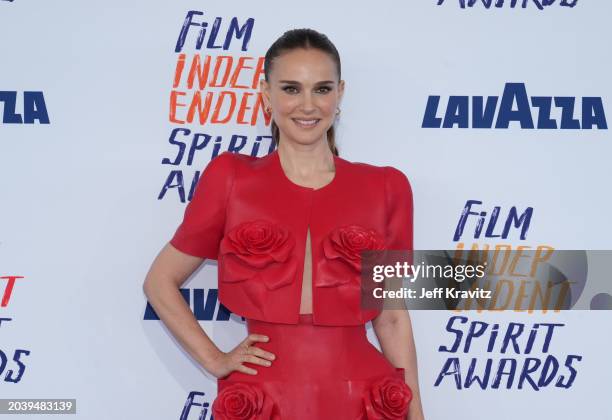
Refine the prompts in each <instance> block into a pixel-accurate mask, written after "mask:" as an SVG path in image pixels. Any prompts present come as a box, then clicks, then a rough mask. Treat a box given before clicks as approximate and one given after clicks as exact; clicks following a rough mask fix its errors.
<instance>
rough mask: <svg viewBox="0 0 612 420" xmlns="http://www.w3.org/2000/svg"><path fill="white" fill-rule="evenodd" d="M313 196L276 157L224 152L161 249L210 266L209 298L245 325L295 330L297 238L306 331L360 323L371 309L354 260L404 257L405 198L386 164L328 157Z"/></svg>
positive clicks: (408, 241) (408, 228) (408, 246)
mask: <svg viewBox="0 0 612 420" xmlns="http://www.w3.org/2000/svg"><path fill="white" fill-rule="evenodd" d="M334 163H335V176H334V178H333V180H332V181H331V182H330V183H328V184H327V185H325V186H323V187H322V188H318V189H313V188H308V187H304V186H301V185H298V184H296V183H294V182H292V181H291V180H290V179H289V178H288V177H287V176H286V175H285V173H284V171H283V168H282V166H281V162H280V158H279V155H278V150H275V151H273V152H272V153H270V154H268V155H266V156H263V157H259V158H258V157H252V156H248V155H242V154H236V153H230V152H224V153H222V154H220V155H219V156H217V157H216V158H214V159H213V160H212V161H211V162H210V163H209V164H208V165H207V166H206V168H205V169H204V171H203V172H202V174H201V176H200V179H199V181H198V184H197V186H196V189H195V191H194V194H193V197H192V199H191V201H190V202H189V204H188V205H187V207H186V209H185V213H184V217H183V221H182V223H181V224H180V226H179V227H178V228H177V229H176V232H175V234H174V236H173V237H172V239H171V241H170V243H171V244H172V245H173V246H174V247H175V248H177V249H178V250H180V251H182V252H184V253H186V254H189V255H193V256H197V257H201V258H208V259H216V260H218V263H219V265H218V275H219V300H220V302H221V303H222V304H223V305H225V306H226V307H227V308H228V309H229V310H231V311H232V312H234V313H236V314H238V315H241V316H244V317H245V318H248V319H253V320H260V321H265V322H275V323H283V324H298V323H299V320H300V313H299V312H300V298H301V287H302V275H303V271H304V259H305V246H306V245H305V244H306V234H307V231H308V230H310V241H311V255H312V323H313V324H314V325H328V326H342V325H344V326H350V325H362V324H364V323H366V322H367V321H369V320H371V319H373V318H374V317H376V316H377V315H378V314H379V313H380V310H376V309H367V310H364V309H362V308H360V299H361V296H360V293H361V287H360V283H361V282H360V256H359V252H360V251H362V250H368V249H389V250H412V237H413V225H412V219H413V205H412V190H411V187H410V183H409V181H408V179H407V178H406V176H405V175H404V174H403V173H402V172H401V171H399V170H398V169H396V168H394V167H392V166H374V165H370V164H365V163H357V162H349V161H347V160H345V159H343V158H341V157H338V156H334Z"/></svg>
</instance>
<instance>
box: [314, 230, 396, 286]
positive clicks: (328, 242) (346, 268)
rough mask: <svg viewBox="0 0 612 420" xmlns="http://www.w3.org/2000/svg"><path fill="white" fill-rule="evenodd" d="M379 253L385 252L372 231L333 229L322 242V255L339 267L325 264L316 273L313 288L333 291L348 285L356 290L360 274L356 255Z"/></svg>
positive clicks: (359, 264)
mask: <svg viewBox="0 0 612 420" xmlns="http://www.w3.org/2000/svg"><path fill="white" fill-rule="evenodd" d="M383 249H385V242H384V239H383V237H382V235H380V234H379V233H378V232H377V231H375V230H373V229H367V228H364V227H362V226H358V225H348V226H342V227H339V228H337V229H334V230H333V231H331V232H330V233H329V234H328V235H327V236H326V237H325V238H324V239H323V254H324V255H325V256H326V257H327V259H329V260H335V259H337V260H339V261H342V263H341V264H333V263H331V264H330V263H329V262H325V263H324V265H323V266H322V267H321V268H320V269H319V275H318V276H317V278H316V286H317V287H333V286H340V285H345V284H349V283H351V284H354V285H355V286H357V287H358V286H359V279H358V277H359V273H360V272H361V255H360V252H361V251H366V250H372V251H376V250H383ZM356 277H357V279H356Z"/></svg>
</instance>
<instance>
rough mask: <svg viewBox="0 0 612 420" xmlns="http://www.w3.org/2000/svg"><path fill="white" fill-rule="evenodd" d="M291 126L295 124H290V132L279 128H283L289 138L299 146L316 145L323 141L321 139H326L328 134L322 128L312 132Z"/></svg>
mask: <svg viewBox="0 0 612 420" xmlns="http://www.w3.org/2000/svg"><path fill="white" fill-rule="evenodd" d="M321 122H322V121H321ZM321 122H319V123H321ZM291 125H293V122H290V125H289V126H290V129H289V130H283V128H285V127H283V128H281V127H280V126H279V128H281V130H282V131H283V132H285V133H286V134H287V137H288V138H289V139H291V141H294V142H296V143H299V144H314V143H316V142H317V141H319V140H321V138H324V137H325V133H327V129H325V130H322V129H321V128H320V127H317V128H316V129H314V130H311V129H300V128H295V127H291Z"/></svg>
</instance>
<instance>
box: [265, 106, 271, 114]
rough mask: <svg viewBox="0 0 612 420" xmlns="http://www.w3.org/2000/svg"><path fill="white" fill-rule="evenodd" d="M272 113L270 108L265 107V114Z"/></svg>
mask: <svg viewBox="0 0 612 420" xmlns="http://www.w3.org/2000/svg"><path fill="white" fill-rule="evenodd" d="M271 113H272V107H269V106H267V107H266V114H271Z"/></svg>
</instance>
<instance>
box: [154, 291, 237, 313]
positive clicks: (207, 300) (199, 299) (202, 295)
mask: <svg viewBox="0 0 612 420" xmlns="http://www.w3.org/2000/svg"><path fill="white" fill-rule="evenodd" d="M180 292H181V295H182V296H183V299H185V302H186V303H187V305H189V307H190V308H191V311H192V312H193V315H194V316H195V318H196V319H197V320H198V321H229V319H230V315H231V314H232V312H230V310H229V309H227V308H226V307H225V306H223V305H222V304H221V303H220V302H219V289H208V291H207V290H206V289H180ZM144 320H145V321H158V320H159V317H158V316H157V314H156V313H155V310H154V309H153V306H151V304H150V303H149V302H148V301H147V307H146V309H145V313H144Z"/></svg>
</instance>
